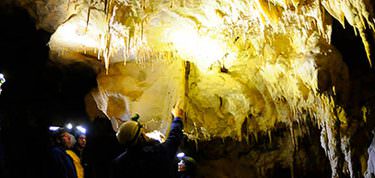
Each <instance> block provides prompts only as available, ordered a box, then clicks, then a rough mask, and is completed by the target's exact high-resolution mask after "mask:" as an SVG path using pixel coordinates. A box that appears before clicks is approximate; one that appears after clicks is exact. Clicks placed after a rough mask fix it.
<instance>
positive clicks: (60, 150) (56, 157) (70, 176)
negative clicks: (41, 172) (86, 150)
mask: <svg viewBox="0 0 375 178" xmlns="http://www.w3.org/2000/svg"><path fill="white" fill-rule="evenodd" d="M53 141H54V146H53V147H52V149H51V154H52V162H51V164H50V166H51V168H50V169H49V170H48V171H49V172H48V174H49V175H48V176H49V177H54V178H77V172H76V169H75V167H74V163H73V160H72V159H71V157H70V156H69V155H68V154H67V153H66V150H67V149H70V148H71V147H72V146H73V145H72V141H71V136H70V134H69V132H67V131H66V130H65V129H63V128H60V129H59V130H57V131H56V133H54V135H53Z"/></svg>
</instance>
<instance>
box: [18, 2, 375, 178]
mask: <svg viewBox="0 0 375 178" xmlns="http://www.w3.org/2000/svg"><path fill="white" fill-rule="evenodd" d="M17 3H18V4H19V5H21V6H23V7H25V8H26V9H27V10H28V11H29V13H30V15H32V16H33V17H35V19H36V22H37V26H38V28H42V29H45V30H48V31H50V32H53V35H52V36H51V39H50V42H49V46H50V54H51V59H53V60H58V61H62V62H67V63H69V62H76V61H80V62H84V63H87V64H88V65H90V66H92V67H93V68H94V69H96V70H97V72H98V76H97V82H98V88H97V89H95V90H93V91H92V92H91V93H90V94H89V96H88V99H87V100H88V101H90V102H88V104H89V103H91V104H93V105H94V108H96V109H98V110H100V111H101V112H102V113H104V114H105V115H107V116H108V118H109V119H111V120H112V123H113V126H114V129H116V126H117V125H118V124H119V123H121V122H122V121H125V120H127V119H129V117H130V115H131V114H133V113H140V115H141V116H142V117H141V121H142V122H144V123H145V125H146V128H147V129H149V130H150V131H152V130H158V131H161V132H162V133H166V131H167V130H168V128H167V127H168V125H169V123H168V122H170V121H169V120H170V119H169V117H170V114H169V111H170V109H171V108H172V107H173V104H174V103H175V102H176V101H177V100H183V101H184V103H185V110H186V112H187V118H188V120H187V122H186V123H185V125H186V126H185V134H186V135H187V136H188V139H189V140H193V141H197V142H198V141H201V142H202V141H207V140H211V139H217V138H232V139H234V140H237V141H240V142H243V141H244V142H251V141H254V140H255V141H257V140H258V138H257V137H258V135H259V134H260V135H268V137H269V140H272V131H273V130H277V129H278V125H284V126H286V127H289V128H291V129H290V131H287V132H290V134H291V136H290V137H289V138H290V139H291V140H290V141H291V142H290V143H291V144H292V145H294V146H293V147H292V148H293V149H298V145H299V141H298V139H297V137H298V136H297V135H300V134H304V133H307V132H304V131H301V132H300V134H297V133H295V131H294V129H293V125H306V124H305V123H306V122H309V123H310V122H311V123H313V124H309V127H316V128H318V129H319V130H320V131H321V133H320V143H321V147H322V148H323V149H324V150H325V152H326V155H327V157H328V159H329V162H330V166H331V175H332V177H342V176H351V177H357V176H361V175H364V168H357V166H353V164H360V163H359V162H358V161H355V160H357V159H355V160H353V150H352V148H353V146H352V145H351V143H352V139H353V133H351V131H350V130H351V126H352V125H351V123H352V122H364V121H366V120H362V118H354V117H353V116H350V115H348V114H347V112H346V108H345V107H346V106H345V103H346V102H348V101H349V93H350V83H348V81H349V73H348V69H347V66H346V64H345V63H344V62H343V60H342V57H341V54H340V53H339V52H338V50H337V49H336V48H335V47H334V46H333V45H331V33H332V25H331V24H332V21H335V20H337V21H339V22H340V23H341V24H342V26H344V27H345V28H353V29H354V31H355V33H356V34H358V35H359V37H360V38H361V39H362V41H363V44H364V51H363V52H364V53H366V54H367V59H353V60H368V63H369V66H371V65H372V63H371V57H372V55H373V53H372V49H373V47H372V46H371V44H372V43H373V41H374V39H373V35H374V30H375V19H374V11H373V7H374V5H373V3H372V2H371V1H370V0H344V1H341V0H335V1H328V0H320V1H315V0H268V1H267V0H251V1H244V0H223V1H215V0H204V1H203V0H139V1H136V0H133V1H131V0H128V1H127V0H37V1H32V0H18V1H17ZM89 110H90V109H89ZM364 110H365V109H364ZM90 111H92V110H90ZM91 113H92V115H93V117H94V116H95V113H93V112H91ZM363 116H366V113H364V115H363ZM364 118H366V117H364ZM353 127H354V126H353ZM302 129H304V127H302ZM352 130H353V129H352ZM249 138H255V139H249ZM363 147H366V146H363ZM360 169H362V170H360Z"/></svg>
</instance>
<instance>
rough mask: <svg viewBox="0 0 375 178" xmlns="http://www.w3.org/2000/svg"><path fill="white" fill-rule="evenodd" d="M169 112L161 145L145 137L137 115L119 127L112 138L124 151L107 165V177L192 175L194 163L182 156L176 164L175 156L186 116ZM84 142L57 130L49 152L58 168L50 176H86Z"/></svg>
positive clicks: (176, 112)
mask: <svg viewBox="0 0 375 178" xmlns="http://www.w3.org/2000/svg"><path fill="white" fill-rule="evenodd" d="M171 113H172V115H173V117H172V121H171V128H170V132H169V135H168V137H167V139H166V140H165V142H163V143H161V142H159V141H157V140H154V139H152V138H149V137H148V136H147V135H146V132H145V130H144V129H143V126H142V124H141V123H140V122H139V121H138V117H139V116H138V115H137V117H133V118H131V119H130V120H128V121H126V122H124V123H122V124H121V125H120V127H119V129H118V131H117V133H116V134H115V137H116V139H117V141H118V143H119V144H121V146H122V148H123V149H125V151H123V152H122V153H121V154H120V155H119V156H117V157H116V158H115V159H114V160H112V161H111V163H109V164H110V165H109V171H108V177H110V178H125V177H126V178H133V177H134V178H142V177H165V178H169V177H171V178H173V177H181V178H182V177H183V178H188V177H192V175H193V174H192V173H194V172H195V171H194V165H193V166H191V163H195V161H194V160H193V159H192V158H190V157H184V158H182V159H180V160H181V161H180V163H179V164H177V162H176V154H177V151H178V148H179V146H180V143H181V142H182V140H183V132H182V129H183V119H184V116H185V114H184V111H183V110H182V109H180V108H178V107H175V108H173V109H172V112H171ZM74 139H76V140H78V141H77V142H76V144H74ZM85 139H86V138H85V137H83V135H77V136H76V138H74V136H73V135H72V134H71V133H69V132H68V131H67V130H64V129H61V130H58V132H57V134H56V137H55V143H56V146H55V147H53V149H52V152H53V155H54V156H53V160H54V161H55V163H57V164H56V165H58V166H56V167H55V168H54V169H51V170H52V171H53V172H54V173H55V175H53V176H51V177H55V178H60V177H63V178H83V177H85V175H84V172H85V171H84V169H85V164H83V163H84V161H83V160H82V150H83V149H84V148H85V144H86V140H85ZM73 144H74V145H73ZM184 160H185V162H186V165H185V162H184ZM192 161H193V162H192ZM181 163H184V164H181ZM187 166H189V168H187ZM177 170H178V171H177ZM87 177H90V176H87Z"/></svg>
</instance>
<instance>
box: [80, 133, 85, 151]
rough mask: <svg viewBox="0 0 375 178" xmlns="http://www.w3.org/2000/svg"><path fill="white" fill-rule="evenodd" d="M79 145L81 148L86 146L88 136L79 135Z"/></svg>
mask: <svg viewBox="0 0 375 178" xmlns="http://www.w3.org/2000/svg"><path fill="white" fill-rule="evenodd" d="M78 145H79V146H80V147H81V148H84V147H85V146H86V136H84V135H81V136H79V138H78Z"/></svg>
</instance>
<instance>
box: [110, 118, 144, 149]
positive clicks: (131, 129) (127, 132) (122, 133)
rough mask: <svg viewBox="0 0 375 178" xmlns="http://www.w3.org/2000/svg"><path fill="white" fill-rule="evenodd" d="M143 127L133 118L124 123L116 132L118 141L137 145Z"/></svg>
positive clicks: (127, 144) (128, 144)
mask: <svg viewBox="0 0 375 178" xmlns="http://www.w3.org/2000/svg"><path fill="white" fill-rule="evenodd" d="M141 128H142V125H141V124H140V123H139V122H136V121H133V120H129V121H126V122H124V123H122V124H121V125H120V128H119V129H118V131H117V133H116V137H117V140H118V142H119V143H120V144H124V145H125V146H131V145H135V144H136V143H137V141H138V138H139V136H140V135H141Z"/></svg>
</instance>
